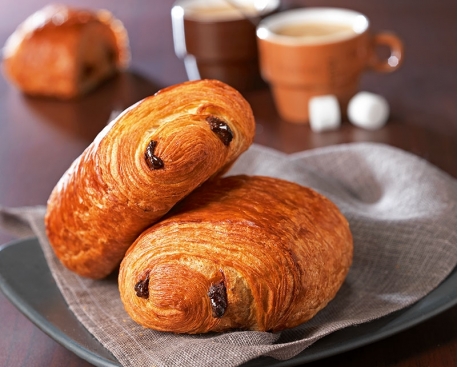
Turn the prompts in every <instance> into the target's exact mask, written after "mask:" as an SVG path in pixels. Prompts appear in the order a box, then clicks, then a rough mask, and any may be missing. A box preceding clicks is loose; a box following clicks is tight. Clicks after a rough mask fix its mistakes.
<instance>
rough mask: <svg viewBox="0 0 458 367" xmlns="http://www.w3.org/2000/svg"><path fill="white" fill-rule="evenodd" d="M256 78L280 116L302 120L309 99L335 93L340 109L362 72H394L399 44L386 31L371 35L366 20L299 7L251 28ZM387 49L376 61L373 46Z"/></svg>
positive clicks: (399, 57) (337, 10) (351, 14)
mask: <svg viewBox="0 0 458 367" xmlns="http://www.w3.org/2000/svg"><path fill="white" fill-rule="evenodd" d="M257 38H258V48H259V57H260V65H261V74H262V76H263V78H264V79H265V80H266V81H267V82H268V83H269V84H270V87H271V90H272V93H273V96H274V100H275V104H276V106H277V110H278V112H279V114H280V116H281V117H282V118H283V119H284V120H286V121H290V122H294V123H307V122H308V118H309V116H308V103H309V100H310V98H312V97H314V96H320V95H329V94H332V95H335V96H336V97H337V98H338V100H339V104H340V107H341V109H342V111H345V110H346V107H347V104H348V102H349V100H350V99H351V97H352V96H353V95H355V94H356V92H357V91H358V85H359V81H360V78H361V75H362V73H363V72H364V71H365V70H366V69H371V70H375V71H379V72H392V71H395V70H397V69H398V68H399V66H400V64H401V61H402V55H403V45H402V42H401V40H400V39H399V38H398V37H397V36H396V35H394V34H392V33H387V32H383V33H375V34H373V33H371V32H370V27H369V20H368V18H367V17H366V16H365V15H363V14H361V13H358V12H356V11H353V10H348V9H340V8H303V9H294V10H289V11H285V12H281V13H277V14H274V15H271V16H268V17H266V18H265V19H264V20H262V21H261V23H260V24H259V26H258V28H257ZM380 45H384V46H388V47H389V49H390V56H389V58H387V59H380V58H379V57H378V56H377V53H376V48H377V47H378V46H380Z"/></svg>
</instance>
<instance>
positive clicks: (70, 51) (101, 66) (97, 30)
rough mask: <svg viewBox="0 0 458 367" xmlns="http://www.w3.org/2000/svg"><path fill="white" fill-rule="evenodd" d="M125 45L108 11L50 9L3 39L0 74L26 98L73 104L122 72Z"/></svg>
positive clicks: (127, 54) (124, 33)
mask: <svg viewBox="0 0 458 367" xmlns="http://www.w3.org/2000/svg"><path fill="white" fill-rule="evenodd" d="M129 61H130V49H129V39H128V35H127V31H126V29H125V28H124V25H123V24H122V22H121V21H120V20H118V19H116V18H114V17H113V15H112V14H111V13H110V12H109V11H108V10H97V11H92V10H85V9H75V8H71V7H68V6H66V5H48V6H46V7H44V8H43V9H41V10H39V11H37V12H35V13H34V14H32V15H31V16H29V17H28V18H27V19H26V20H25V21H24V22H23V23H21V24H20V25H19V26H18V27H17V29H16V30H15V31H14V32H13V34H11V36H10V37H9V38H8V39H7V41H6V43H5V46H4V48H3V72H4V74H5V76H6V77H7V78H8V79H9V80H10V81H11V82H12V83H13V84H14V85H16V86H17V87H18V88H19V89H20V90H21V91H22V92H24V93H25V94H28V95H36V96H47V97H54V98H58V99H71V98H76V97H78V96H81V95H84V94H86V93H88V92H90V91H91V90H93V89H95V88H96V87H97V86H99V85H100V84H101V83H102V82H103V81H105V80H107V79H109V78H110V77H112V76H114V75H115V74H116V73H117V72H118V71H119V70H122V69H124V68H126V67H127V66H128V64H129Z"/></svg>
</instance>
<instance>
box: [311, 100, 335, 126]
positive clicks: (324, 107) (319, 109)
mask: <svg viewBox="0 0 458 367" xmlns="http://www.w3.org/2000/svg"><path fill="white" fill-rule="evenodd" d="M340 120H341V118H340V107H339V101H338V100H337V97H336V96H334V95H324V96H317V97H312V98H311V99H310V101H309V121H310V128H311V129H312V131H314V132H321V131H326V130H335V129H337V128H338V127H339V126H340Z"/></svg>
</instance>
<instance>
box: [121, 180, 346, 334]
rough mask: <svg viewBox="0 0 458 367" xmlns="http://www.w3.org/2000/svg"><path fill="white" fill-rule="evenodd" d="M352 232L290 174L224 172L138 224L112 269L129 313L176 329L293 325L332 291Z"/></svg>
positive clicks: (139, 320)
mask: <svg viewBox="0 0 458 367" xmlns="http://www.w3.org/2000/svg"><path fill="white" fill-rule="evenodd" d="M352 255H353V240H352V235H351V232H350V229H349V224H348V222H347V220H346V219H345V217H344V216H343V215H342V214H341V212H340V211H339V209H338V208H337V207H336V206H335V205H334V204H333V203H332V202H331V201H329V200H328V199H327V198H325V197H324V196H322V195H320V194H318V193H317V192H315V191H313V190H311V189H309V188H306V187H302V186H300V185H297V184H295V183H291V182H287V181H283V180H279V179H274V178H268V177H256V176H253V177H248V176H232V177H226V178H223V179H219V180H212V181H209V182H207V183H205V184H204V185H202V186H201V187H200V188H198V189H197V190H195V191H194V192H193V193H192V194H190V195H189V196H188V197H187V198H186V199H184V200H183V201H182V202H181V203H179V204H178V205H177V206H176V207H175V208H174V209H172V211H171V212H170V213H169V214H168V215H167V216H166V217H165V218H163V219H162V220H161V221H160V222H159V223H156V224H155V225H154V226H152V227H151V228H149V229H147V230H146V231H145V232H144V233H142V234H141V235H140V236H139V238H138V239H137V240H136V241H135V243H134V244H133V245H132V247H131V248H129V250H128V251H127V253H126V255H125V257H124V260H123V261H122V263H121V267H120V270H119V279H118V283H119V290H120V294H121V300H122V301H123V304H124V307H125V309H126V311H127V313H128V314H129V315H130V316H131V318H132V319H133V320H135V321H136V322H137V323H139V324H141V325H143V326H145V327H147V328H152V329H156V330H161V331H170V332H175V333H192V334H194V333H205V332H209V331H218V332H219V331H227V330H232V329H237V330H258V331H279V330H282V329H285V328H291V327H294V326H297V325H299V324H301V323H303V322H305V321H307V320H309V319H310V318H312V317H313V316H314V315H315V314H316V313H317V312H318V311H320V310H321V309H322V308H323V307H325V306H326V305H327V304H328V302H329V301H330V300H331V299H332V298H333V297H334V296H335V295H336V293H337V291H338V289H339V288H340V287H341V285H342V283H343V282H344V279H345V277H346V275H347V272H348V270H349V268H350V265H351V262H352Z"/></svg>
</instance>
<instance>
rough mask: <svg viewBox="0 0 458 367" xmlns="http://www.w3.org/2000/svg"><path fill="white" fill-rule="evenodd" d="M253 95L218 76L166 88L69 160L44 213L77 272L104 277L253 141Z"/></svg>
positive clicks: (54, 240)
mask: <svg viewBox="0 0 458 367" xmlns="http://www.w3.org/2000/svg"><path fill="white" fill-rule="evenodd" d="M254 129H255V123H254V118H253V114H252V111H251V108H250V106H249V104H248V102H247V101H246V100H245V99H244V98H243V97H242V96H241V95H240V94H239V93H238V92H237V91H236V90H234V89H233V88H231V87H229V86H227V85H226V84H224V83H221V82H219V81H215V80H201V81H193V82H186V83H183V84H179V85H176V86H172V87H168V88H166V89H163V90H162V91H159V92H158V93H157V94H155V95H154V96H151V97H148V98H146V99H144V100H142V101H140V102H138V103H137V104H135V105H134V106H132V107H130V108H129V109H127V110H126V111H124V112H123V113H122V114H121V115H120V116H119V117H118V118H117V119H116V120H114V121H113V122H112V123H110V124H109V125H108V126H107V127H106V128H105V129H104V130H103V131H102V132H101V133H100V134H99V135H98V136H97V137H96V139H95V140H94V142H93V143H91V145H90V146H89V147H88V148H87V149H86V150H85V151H84V152H83V153H82V155H81V156H80V157H79V158H78V159H77V160H76V161H75V162H73V164H72V165H71V167H70V168H69V169H68V171H67V172H66V173H65V174H64V176H63V177H62V178H61V180H60V181H59V182H58V184H57V185H56V187H55V188H54V190H53V192H52V194H51V196H50V198H49V200H48V211H47V215H46V218H45V220H46V230H47V235H48V238H49V241H50V243H51V245H52V246H53V248H54V250H55V253H56V254H57V256H58V258H59V259H60V260H61V261H62V262H63V264H64V265H66V266H67V267H68V268H69V269H71V270H73V271H75V272H76V273H78V274H80V275H83V276H86V277H91V278H102V277H105V276H106V275H108V274H109V273H110V272H111V271H112V270H113V269H114V268H115V267H116V266H117V265H119V263H120V261H121V259H122V257H123V255H124V253H125V251H126V250H127V248H128V247H129V246H130V245H131V244H132V243H133V242H134V240H135V239H136V237H137V236H138V235H139V234H140V233H141V232H142V231H143V230H144V229H145V228H147V227H149V226H150V225H151V224H152V223H154V222H155V221H156V220H158V219H159V218H160V217H162V216H163V215H164V214H165V213H167V212H168V211H169V210H170V209H171V208H172V206H173V205H175V204H176V203H177V202H178V201H179V200H181V199H182V198H183V197H185V196H186V195H187V194H189V193H190V192H191V191H192V190H194V189H195V188H196V187H197V186H199V185H201V184H202V183H203V182H204V181H205V180H207V179H208V178H210V177H211V176H213V175H215V174H217V173H222V172H224V171H225V170H226V169H227V168H228V167H229V166H230V165H231V164H232V162H234V160H235V159H237V157H238V156H239V155H240V154H241V153H242V152H243V151H245V150H246V149H247V148H248V147H249V145H250V144H251V143H252V140H253V137H254Z"/></svg>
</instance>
